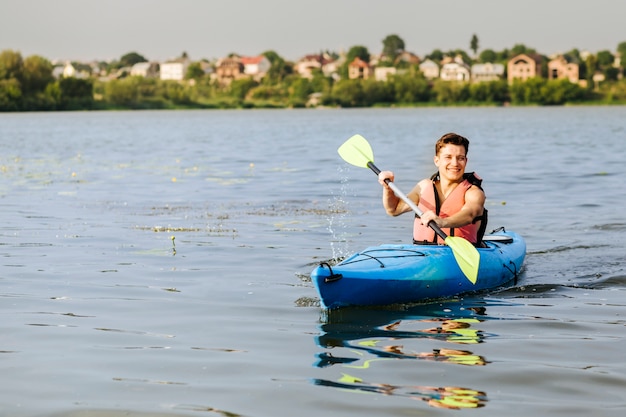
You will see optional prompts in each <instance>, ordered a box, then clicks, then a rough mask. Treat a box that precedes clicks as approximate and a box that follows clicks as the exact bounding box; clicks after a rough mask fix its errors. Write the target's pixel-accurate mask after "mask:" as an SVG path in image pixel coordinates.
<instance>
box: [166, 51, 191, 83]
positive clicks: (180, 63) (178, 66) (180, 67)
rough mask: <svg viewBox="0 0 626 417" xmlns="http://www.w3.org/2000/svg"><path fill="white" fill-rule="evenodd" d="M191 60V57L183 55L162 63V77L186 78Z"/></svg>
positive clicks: (171, 78) (172, 78)
mask: <svg viewBox="0 0 626 417" xmlns="http://www.w3.org/2000/svg"><path fill="white" fill-rule="evenodd" d="M189 62H190V61H189V58H187V57H182V58H178V59H173V60H171V61H166V62H164V63H162V64H161V71H160V73H161V74H160V75H161V79H162V80H173V81H182V80H184V79H185V75H186V74H187V68H188V67H189Z"/></svg>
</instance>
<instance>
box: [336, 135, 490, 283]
mask: <svg viewBox="0 0 626 417" xmlns="http://www.w3.org/2000/svg"><path fill="white" fill-rule="evenodd" d="M337 151H338V152H339V155H340V156H341V157H342V158H343V160H344V161H346V162H347V163H349V164H352V165H354V166H357V167H361V168H369V169H371V170H372V171H374V173H375V174H376V175H378V174H380V169H378V167H377V166H376V165H374V152H373V151H372V147H371V146H370V144H369V143H368V142H367V140H366V139H365V138H364V137H363V136H361V135H354V136H352V137H351V138H350V139H348V140H347V141H345V142H344V144H343V145H341V146H340V147H339V149H338V150H337ZM385 182H386V183H387V185H388V186H389V188H391V190H392V191H393V192H394V194H395V195H396V196H397V197H398V198H400V199H401V200H402V201H404V202H405V203H406V204H408V205H409V207H411V208H412V209H413V211H414V212H415V213H416V214H417V215H418V216H419V217H422V214H423V213H422V211H421V210H420V209H419V208H418V207H417V206H416V205H415V203H414V202H413V201H411V200H410V199H409V198H408V197H407V196H406V195H405V194H404V193H403V192H402V191H400V189H398V187H396V185H395V184H394V183H393V182H392V181H390V180H389V179H387V180H385ZM428 227H430V228H431V229H433V230H434V231H435V233H437V235H439V236H440V237H441V238H442V239H443V240H444V241H445V243H446V245H448V246H449V247H450V249H452V253H453V254H454V259H456V262H457V263H458V264H459V267H460V268H461V271H463V274H464V275H465V276H466V277H467V279H468V280H470V282H471V283H472V284H476V279H477V278H478V266H479V264H480V254H479V253H478V250H477V249H476V248H475V247H474V245H472V244H471V243H470V242H469V241H467V240H466V239H463V238H462V237H455V236H448V235H446V234H445V233H444V231H443V230H441V228H440V227H439V226H438V225H437V223H435V222H434V221H432V220H431V221H430V222H429V223H428Z"/></svg>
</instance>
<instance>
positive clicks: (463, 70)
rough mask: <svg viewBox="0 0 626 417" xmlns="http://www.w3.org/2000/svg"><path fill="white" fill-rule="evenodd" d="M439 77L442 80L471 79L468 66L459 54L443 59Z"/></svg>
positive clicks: (464, 80) (467, 80) (466, 80)
mask: <svg viewBox="0 0 626 417" xmlns="http://www.w3.org/2000/svg"><path fill="white" fill-rule="evenodd" d="M439 78H441V79H442V80H444V81H463V82H469V81H470V80H471V72H470V67H469V65H467V64H466V63H465V62H463V59H462V58H461V57H460V56H457V57H456V58H454V59H447V60H444V61H443V65H442V66H441V71H440V73H439Z"/></svg>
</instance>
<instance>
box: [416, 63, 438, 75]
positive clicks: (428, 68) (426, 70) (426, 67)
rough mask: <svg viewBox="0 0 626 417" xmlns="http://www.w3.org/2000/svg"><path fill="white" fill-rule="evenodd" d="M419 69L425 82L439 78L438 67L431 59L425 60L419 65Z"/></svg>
mask: <svg viewBox="0 0 626 417" xmlns="http://www.w3.org/2000/svg"><path fill="white" fill-rule="evenodd" d="M419 69H420V71H422V74H424V77H425V78H426V79H427V80H434V79H437V78H439V65H438V64H437V63H435V61H433V60H432V59H427V60H425V61H424V62H422V63H421V64H419Z"/></svg>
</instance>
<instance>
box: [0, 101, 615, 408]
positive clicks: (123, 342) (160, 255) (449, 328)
mask: <svg viewBox="0 0 626 417" xmlns="http://www.w3.org/2000/svg"><path fill="white" fill-rule="evenodd" d="M448 131H456V132H458V133H461V134H463V135H465V136H467V137H468V138H469V139H470V141H471V146H470V152H469V155H468V156H469V165H468V169H469V170H475V171H476V172H478V173H479V175H480V176H481V177H482V178H483V179H484V186H485V189H486V193H487V206H488V209H489V214H490V220H489V228H488V230H491V229H495V228H497V227H500V226H504V227H506V228H507V229H508V230H514V231H516V232H518V233H520V234H521V235H523V236H524V237H525V238H526V242H527V246H528V255H527V259H526V264H525V265H526V266H525V271H524V273H523V274H522V275H521V277H520V279H519V281H518V283H517V285H516V286H515V287H513V288H509V289H505V290H502V291H498V292H492V293H487V294H479V295H473V296H470V297H464V298H462V299H457V300H450V301H447V302H439V303H432V304H427V305H417V306H407V307H406V308H405V309H395V310H392V309H345V310H340V311H333V312H326V311H322V310H321V309H320V307H319V301H318V299H317V294H316V292H315V289H314V288H313V286H312V284H311V282H310V279H309V273H310V271H311V270H312V269H313V268H314V266H315V265H317V264H318V263H319V262H321V261H325V260H329V259H333V258H338V257H342V256H346V255H348V254H349V253H351V252H354V251H357V250H359V249H362V248H364V247H366V246H370V245H374V244H378V243H382V242H391V243H396V242H397V243H400V242H407V241H409V240H410V234H411V222H412V219H411V217H412V216H410V215H405V216H401V217H398V218H391V217H388V216H386V215H385V214H384V211H383V209H382V207H381V202H380V193H381V190H380V186H379V184H378V183H377V182H376V178H375V176H374V174H372V173H371V172H370V171H369V170H365V169H360V168H356V167H352V166H349V165H347V164H346V163H345V162H343V161H342V160H341V158H340V157H339V156H338V155H337V152H336V149H337V147H338V146H339V145H340V144H341V143H343V142H344V141H345V140H346V139H347V138H348V137H350V136H351V135H353V134H355V133H360V134H362V135H364V136H365V137H366V138H367V139H368V140H369V141H370V143H371V144H372V147H373V149H374V154H375V157H376V164H377V165H378V166H379V167H380V168H381V169H391V170H393V171H395V173H396V184H397V185H398V187H399V188H400V189H402V190H404V191H405V192H407V191H408V190H410V188H411V187H412V186H413V184H414V183H415V182H416V181H417V180H418V179H420V178H423V177H425V176H428V175H430V174H431V173H432V172H433V171H434V165H433V162H432V154H433V145H434V142H435V140H436V139H437V138H438V137H439V136H441V135H442V134H443V133H446V132H448ZM625 143H626V107H558V108H445V109H436V108H427V109H352V110H267V111H256V110H250V111H158V112H148V111H146V112H80V113H28V114H0V170H1V178H2V180H1V181H0V206H1V211H0V216H1V217H0V218H1V220H2V224H3V227H2V229H1V230H0V259H1V262H0V416H2V417H4V416H7V417H9V416H10V417H15V416H17V417H22V416H29V417H30V416H33V417H44V416H46V417H51V416H55V417H59V416H64V417H69V416H71V417H76V416H81V417H87V416H88V417H101V416H114V417H118V416H139V415H141V416H146V415H149V416H166V415H167V416H231V417H232V416H247V417H260V416H268V417H278V416H296V415H297V416H302V417H305V416H317V415H329V416H334V417H343V416H382V415H384V416H423V415H428V416H437V415H449V414H453V413H461V414H468V415H470V414H471V415H481V416H503V415H506V416H528V415H538V416H539V415H540V416H589V415H594V416H616V415H623V414H624V412H626V361H624V353H623V352H624V346H625V343H626V271H625V265H626V247H625V246H626V245H625V244H624V235H625V233H626V217H625V215H624V210H623V209H622V207H623V206H624V204H625V203H626V186H625V185H624V175H623V171H624V166H625V165H624V160H625V158H626V151H625V148H624V146H625ZM451 410H457V411H451Z"/></svg>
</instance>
